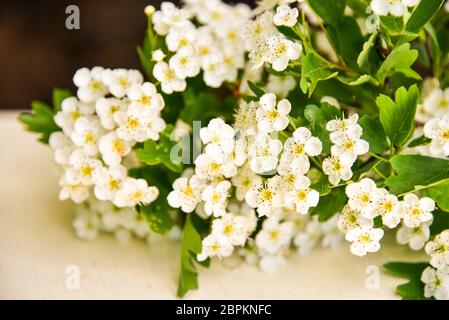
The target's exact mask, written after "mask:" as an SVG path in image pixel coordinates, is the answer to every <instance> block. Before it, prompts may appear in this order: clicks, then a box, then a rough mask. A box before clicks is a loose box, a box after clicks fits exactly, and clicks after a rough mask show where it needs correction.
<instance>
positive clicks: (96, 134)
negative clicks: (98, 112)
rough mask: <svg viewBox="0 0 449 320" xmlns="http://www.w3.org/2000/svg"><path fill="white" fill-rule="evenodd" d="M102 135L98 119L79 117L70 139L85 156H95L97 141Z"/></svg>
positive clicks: (102, 131)
mask: <svg viewBox="0 0 449 320" xmlns="http://www.w3.org/2000/svg"><path fill="white" fill-rule="evenodd" d="M103 133H104V130H103V128H102V126H101V124H100V120H99V119H98V117H89V118H88V117H81V118H79V119H78V120H76V122H75V125H74V130H73V132H72V134H71V135H70V138H71V139H72V141H73V143H74V144H75V145H76V146H78V147H81V148H82V149H83V151H84V152H85V153H86V154H87V155H89V156H95V155H97V153H98V140H99V138H100V136H101V135H102V134H103Z"/></svg>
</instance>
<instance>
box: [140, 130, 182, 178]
mask: <svg viewBox="0 0 449 320" xmlns="http://www.w3.org/2000/svg"><path fill="white" fill-rule="evenodd" d="M172 131H173V127H172V126H167V128H166V129H165V130H164V131H163V132H162V133H161V135H160V139H159V141H157V142H156V141H153V140H147V141H145V143H144V145H143V148H140V149H137V150H136V156H137V159H138V160H139V161H140V162H143V163H145V164H148V165H150V166H154V165H157V164H160V163H162V164H163V165H164V166H165V167H167V168H168V169H170V170H172V171H174V172H181V171H182V167H183V166H182V163H181V155H179V154H177V153H176V154H175V153H173V152H174V151H177V150H179V148H175V147H176V146H177V142H176V141H173V140H172V139H171V133H172ZM172 153H173V154H172ZM174 161H179V162H174Z"/></svg>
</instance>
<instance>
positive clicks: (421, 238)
mask: <svg viewBox="0 0 449 320" xmlns="http://www.w3.org/2000/svg"><path fill="white" fill-rule="evenodd" d="M429 225H430V223H429V222H424V223H421V224H420V225H419V226H417V227H414V228H409V227H407V226H406V225H404V224H403V225H402V226H401V227H400V228H399V229H398V231H397V233H396V241H397V242H398V243H399V244H402V245H405V244H408V246H409V247H410V249H412V250H415V251H418V250H421V249H422V248H424V245H425V244H426V242H427V241H428V240H429V238H430V230H429Z"/></svg>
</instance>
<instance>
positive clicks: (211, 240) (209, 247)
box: [197, 234, 234, 261]
mask: <svg viewBox="0 0 449 320" xmlns="http://www.w3.org/2000/svg"><path fill="white" fill-rule="evenodd" d="M233 250H234V247H233V246H232V244H231V243H230V242H229V241H228V240H227V239H224V238H222V237H217V236H215V235H214V234H210V235H208V236H207V237H206V238H204V239H203V241H202V251H201V253H200V254H198V255H197V259H198V261H204V260H206V259H207V258H208V257H213V256H218V257H219V258H223V257H229V256H230V255H231V254H232V251H233Z"/></svg>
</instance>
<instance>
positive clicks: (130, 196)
mask: <svg viewBox="0 0 449 320" xmlns="http://www.w3.org/2000/svg"><path fill="white" fill-rule="evenodd" d="M158 195H159V190H158V189H157V188H156V187H152V186H148V183H147V182H146V181H145V180H144V179H134V178H127V179H126V180H125V181H124V182H123V184H122V187H121V188H120V190H118V191H117V193H116V194H115V199H114V204H115V205H116V206H117V207H119V208H123V207H133V206H135V205H138V204H144V205H148V204H150V203H151V202H153V201H154V200H156V198H157V197H158Z"/></svg>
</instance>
